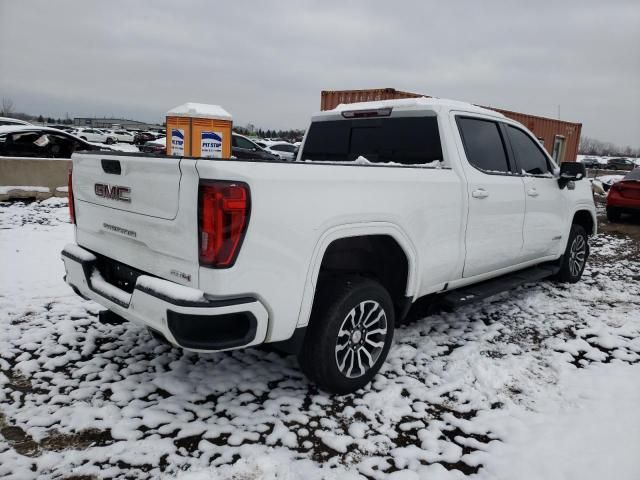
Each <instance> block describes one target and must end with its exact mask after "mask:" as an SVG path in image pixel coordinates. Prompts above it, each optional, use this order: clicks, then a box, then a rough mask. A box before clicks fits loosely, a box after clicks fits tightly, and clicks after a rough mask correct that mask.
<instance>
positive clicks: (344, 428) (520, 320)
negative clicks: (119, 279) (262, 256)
mask: <svg viewBox="0 0 640 480" xmlns="http://www.w3.org/2000/svg"><path fill="white" fill-rule="evenodd" d="M66 219H67V211H66V204H65V201H64V200H60V199H51V200H47V201H43V202H34V203H30V204H23V203H12V204H0V248H1V249H2V251H3V263H5V260H6V265H8V268H6V267H5V268H4V269H3V271H2V272H1V273H0V284H1V285H2V293H0V387H1V389H0V478H16V479H29V478H44V479H48V478H52V479H53V478H55V479H58V478H65V479H80V478H83V479H89V478H105V479H106V478H132V479H133V478H135V479H146V478H163V477H167V478H170V477H175V476H177V477H179V478H183V479H191V480H194V479H204V478H237V479H259V478H274V479H275V478H278V479H281V478H301V477H304V478H305V480H310V479H312V478H375V479H378V478H380V479H382V478H396V479H414V478H424V477H428V478H436V479H437V478H467V477H473V478H509V476H508V474H506V473H504V472H507V471H509V468H513V466H514V462H515V460H511V461H509V460H505V459H506V458H507V457H509V458H514V454H513V452H515V451H522V450H523V449H521V448H518V441H519V440H518V439H519V438H520V437H521V436H522V435H524V434H525V433H526V432H535V431H537V430H536V425H538V424H552V423H553V424H556V425H557V424H560V423H561V420H562V419H566V418H569V417H567V415H568V414H569V413H571V414H573V413H575V412H578V413H579V412H581V411H584V410H585V409H586V406H588V405H592V404H591V403H588V402H590V401H592V400H593V399H595V398H596V397H597V398H600V397H598V396H597V392H595V393H593V395H591V397H590V396H589V395H587V394H585V385H602V387H601V388H599V390H610V391H612V392H614V393H615V391H618V392H620V393H619V394H618V395H617V397H624V398H627V399H628V398H635V399H640V389H638V388H637V386H638V385H637V383H636V384H635V387H634V385H633V384H630V382H629V381H628V380H627V379H628V378H636V379H640V225H638V224H634V223H632V222H628V223H624V224H616V225H610V224H607V223H606V222H603V223H602V233H601V234H599V235H598V236H597V237H595V238H594V239H593V241H592V255H591V258H590V262H589V265H588V268H587V270H586V271H585V275H584V278H583V281H582V282H580V283H579V284H576V285H557V284H553V283H551V282H542V283H539V284H535V285H527V286H524V287H520V288H518V289H516V290H514V291H510V292H506V293H504V294H501V295H499V296H496V297H493V298H491V299H488V300H486V301H484V302H481V303H478V304H475V305H470V306H466V307H464V308H461V309H458V310H455V311H453V312H442V313H438V314H434V315H431V316H429V317H427V318H425V319H422V320H418V321H416V322H413V323H412V324H410V325H408V326H404V327H401V328H399V329H398V330H397V332H396V338H395V346H394V347H393V348H392V350H391V352H390V355H389V359H388V361H387V362H386V364H385V365H384V367H383V368H382V370H381V372H380V374H379V375H378V376H377V377H376V378H375V380H374V382H372V384H371V385H370V386H368V387H367V388H366V389H363V390H362V391H360V392H358V393H357V394H354V395H347V396H333V395H327V394H325V393H323V392H321V391H318V390H317V389H316V388H315V387H314V386H313V385H310V384H309V383H307V381H306V380H305V379H304V377H303V376H302V374H301V373H300V372H299V370H298V368H297V362H296V360H295V358H293V357H290V356H283V355H280V354H277V353H274V352H269V351H266V350H264V349H247V350H242V351H235V352H230V353H220V354H207V355H204V354H203V355H197V354H192V353H185V352H182V351H181V350H179V349H174V348H171V347H168V346H166V345H164V344H162V343H159V342H158V341H157V340H155V339H153V338H152V337H151V336H150V335H149V334H148V333H147V332H146V331H145V330H144V329H142V328H140V327H138V326H135V325H131V324H125V325H103V324H100V323H99V322H98V321H97V318H96V314H97V312H98V310H99V307H98V305H96V304H95V303H93V302H88V301H84V300H82V299H80V298H78V297H77V296H75V295H74V294H73V293H72V292H71V290H70V289H69V288H68V287H67V286H66V285H65V284H64V283H62V280H61V277H62V264H61V262H60V260H59V258H58V252H59V250H60V249H61V248H62V246H63V245H64V244H65V243H67V242H69V241H71V239H72V230H71V226H70V225H69V224H68V223H67V220H66ZM615 378H617V379H619V382H618V383H615V384H614V383H606V382H613V380H612V379H615ZM580 379H582V380H580ZM585 379H587V380H585ZM585 382H586V383H585ZM598 382H600V383H598ZM601 382H605V383H601ZM624 388H627V389H629V388H630V390H624ZM615 389H619V390H615ZM623 392H624V393H623ZM634 395H635V396H634ZM592 397H593V398H592ZM620 400H621V399H620V398H615V396H612V397H611V398H609V397H607V399H606V401H607V402H611V403H610V404H605V407H606V408H604V409H603V414H602V415H603V416H602V422H601V423H597V425H598V433H597V434H596V435H595V436H594V437H593V438H595V440H594V441H595V442H596V443H597V442H598V441H600V440H602V441H603V444H604V447H600V444H598V446H599V448H608V450H605V451H604V452H602V451H600V453H599V454H601V455H603V457H598V454H596V455H595V458H599V459H600V462H599V463H597V464H594V466H589V468H586V469H585V472H586V476H584V475H585V474H584V473H582V474H580V475H582V476H575V477H574V476H572V475H571V472H573V473H575V474H576V475H578V473H577V472H580V470H579V468H580V465H578V464H575V465H574V464H569V465H567V466H566V468H567V469H568V470H566V471H568V472H570V473H569V475H568V476H554V474H559V473H558V472H559V468H560V467H558V468H555V469H554V470H553V472H552V473H551V474H548V473H549V472H546V473H545V474H544V476H539V477H538V478H547V479H548V478H596V477H590V474H593V475H598V474H599V472H600V470H598V468H600V467H602V465H604V467H606V468H607V470H606V471H604V470H603V472H604V473H603V475H604V476H605V477H606V476H608V477H609V478H616V479H617V480H618V479H621V478H629V479H632V478H634V479H637V478H640V461H639V460H638V459H637V456H635V455H631V454H630V453H629V450H628V448H634V449H635V448H636V447H638V446H640V443H638V442H640V437H638V436H634V435H635V434H634V432H635V431H640V418H639V417H638V416H637V415H635V416H634V414H633V413H629V414H627V413H625V412H628V411H630V412H633V410H630V409H628V406H627V404H619V403H615V402H619V401H620ZM593 401H594V402H595V400H593ZM593 405H596V404H593ZM598 405H600V406H602V402H600V403H599V404H598ZM616 405H620V406H619V407H616ZM635 405H637V403H635ZM634 408H635V407H634ZM625 409H626V410H625ZM612 410H613V411H615V412H619V414H620V416H622V418H621V421H622V422H621V423H622V424H623V426H624V425H627V427H625V428H623V429H620V430H619V434H615V435H612V436H607V435H605V434H603V433H601V432H604V431H608V430H607V428H608V425H610V424H611V423H612V421H613V420H611V419H609V418H608V417H607V418H605V417H606V415H607V413H606V412H611V411H612ZM593 411H599V410H597V409H593ZM549 412H551V413H549ZM571 418H572V417H571ZM580 418H582V419H583V418H584V417H580ZM534 419H538V420H534ZM576 422H577V423H579V425H577V426H576V425H575V423H576ZM576 422H574V424H570V425H569V424H568V425H567V429H566V430H563V431H562V432H564V433H567V432H568V431H569V430H576V428H577V427H579V428H577V430H576V431H577V432H578V433H579V434H580V435H582V436H584V435H587V436H588V432H585V431H583V430H581V429H580V428H581V426H582V424H583V423H584V424H588V423H589V422H588V421H583V420H580V421H577V420H576ZM594 422H597V419H594ZM616 428H617V427H616ZM616 431H618V430H616ZM544 435H545V433H544V432H541V433H540V435H539V437H535V438H533V439H531V438H528V439H527V440H526V444H527V445H531V452H536V450H535V449H536V448H538V447H536V446H535V445H536V444H537V443H536V442H537V441H538V440H540V438H542V437H543V436H544ZM560 436H561V435H560ZM578 437H579V436H578ZM523 438H524V437H523ZM567 438H569V437H567ZM589 438H591V437H589ZM616 439H619V445H618V444H616ZM605 440H606V442H604V441H605ZM549 441H551V442H552V443H553V440H552V439H551V440H549V439H547V441H546V443H547V444H548V443H549ZM572 442H573V443H574V444H575V443H576V442H580V438H576V439H574V440H572ZM590 442H591V440H590ZM634 442H635V443H634ZM538 443H541V444H542V443H545V442H538ZM625 445H627V447H625ZM634 445H635V447H634ZM509 448H512V449H515V450H513V451H511V450H509ZM540 448H543V446H540ZM560 448H561V451H564V450H562V448H565V447H560ZM566 448H570V447H566ZM625 448H626V450H625ZM578 450H579V452H583V453H585V457H584V458H583V459H582V461H583V464H584V465H590V464H589V463H588V462H587V460H588V458H587V454H589V455H591V453H590V451H589V450H588V449H587V450H585V448H583V447H582V446H581V447H580V448H579V449H578ZM540 451H542V450H540ZM569 451H570V450H567V452H569ZM635 451H636V452H637V451H638V450H637V449H636V450H635ZM509 452H511V453H509ZM578 456H580V455H579V454H578ZM549 458H551V457H549ZM538 460H539V459H538ZM558 461H559V462H563V461H564V462H566V461H569V462H570V460H567V459H564V458H563V459H559V460H558ZM505 462H506V463H505ZM523 462H526V460H523ZM585 462H586V463H585ZM538 463H544V462H538ZM581 465H582V464H581ZM561 467H562V468H564V464H563V465H561ZM604 467H602V468H604ZM530 468H531V469H533V470H531V471H532V472H534V473H535V469H536V468H543V467H542V466H536V465H535V462H532V463H531V467H530ZM563 471H564V470H563ZM540 472H542V471H541V470H538V473H540ZM611 472H616V475H615V476H609V475H608V474H607V473H611ZM521 473H522V475H517V476H518V477H519V478H529V477H527V476H526V475H525V473H524V472H521ZM540 474H541V475H542V473H540ZM612 475H613V474H612ZM511 478H514V477H511ZM532 478H535V475H534V476H533V477H532ZM603 478H604V477H603Z"/></svg>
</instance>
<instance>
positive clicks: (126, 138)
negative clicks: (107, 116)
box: [105, 130, 134, 143]
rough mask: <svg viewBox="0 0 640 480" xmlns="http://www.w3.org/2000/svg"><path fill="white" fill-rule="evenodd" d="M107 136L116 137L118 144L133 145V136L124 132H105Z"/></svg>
mask: <svg viewBox="0 0 640 480" xmlns="http://www.w3.org/2000/svg"><path fill="white" fill-rule="evenodd" d="M105 132H106V133H107V134H108V135H112V136H114V137H116V140H118V142H124V143H133V138H134V135H133V133H131V132H128V131H126V130H105Z"/></svg>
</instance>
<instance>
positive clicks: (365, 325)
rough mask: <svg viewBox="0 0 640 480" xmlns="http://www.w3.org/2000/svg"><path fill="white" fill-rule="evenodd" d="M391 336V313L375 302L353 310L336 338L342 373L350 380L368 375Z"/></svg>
mask: <svg viewBox="0 0 640 480" xmlns="http://www.w3.org/2000/svg"><path fill="white" fill-rule="evenodd" d="M386 336H387V314H386V313H385V311H384V309H383V308H382V306H381V305H380V304H379V303H378V302H376V301H375V300H365V301H363V302H360V303H359V304H358V305H356V306H355V307H353V308H352V309H351V310H350V311H349V313H348V314H347V316H346V317H345V318H344V320H343V321H342V325H341V326H340V330H339V331H338V337H337V339H336V349H335V358H336V365H337V366H338V370H340V372H341V373H342V374H343V375H344V376H346V377H348V378H358V377H361V376H362V375H364V374H365V373H367V372H368V371H369V370H370V369H371V368H372V367H373V366H374V365H375V364H376V362H377V361H378V358H380V354H381V353H382V350H383V348H384V345H385V340H386Z"/></svg>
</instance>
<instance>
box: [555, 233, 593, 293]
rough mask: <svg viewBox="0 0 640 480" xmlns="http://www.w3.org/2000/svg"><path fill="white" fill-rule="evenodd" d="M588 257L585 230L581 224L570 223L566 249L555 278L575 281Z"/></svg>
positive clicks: (569, 281) (579, 276)
mask: <svg viewBox="0 0 640 480" xmlns="http://www.w3.org/2000/svg"><path fill="white" fill-rule="evenodd" d="M588 257H589V243H588V237H587V231H586V230H585V229H584V227H582V226H581V225H576V224H575V223H574V224H573V225H571V231H570V232H569V241H568V242H567V249H566V250H565V252H564V256H563V257H562V263H561V264H560V270H559V271H558V273H557V275H556V279H557V280H558V281H560V282H565V283H576V282H578V281H579V280H580V278H581V277H582V272H584V267H585V266H586V265H587V258H588Z"/></svg>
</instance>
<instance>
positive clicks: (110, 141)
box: [106, 137, 114, 145]
mask: <svg viewBox="0 0 640 480" xmlns="http://www.w3.org/2000/svg"><path fill="white" fill-rule="evenodd" d="M106 143H107V145H111V144H113V143H114V141H113V138H111V137H107V142H106Z"/></svg>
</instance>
